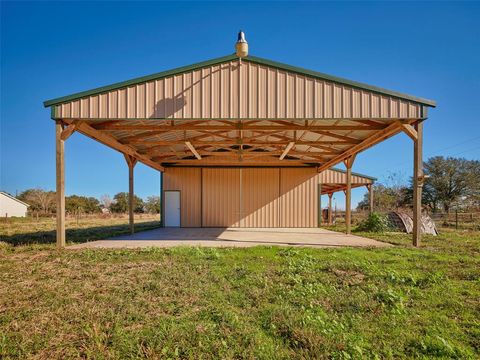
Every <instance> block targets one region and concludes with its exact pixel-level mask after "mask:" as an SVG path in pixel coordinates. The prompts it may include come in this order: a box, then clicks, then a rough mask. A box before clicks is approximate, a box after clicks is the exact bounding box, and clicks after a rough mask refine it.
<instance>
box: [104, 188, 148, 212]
mask: <svg viewBox="0 0 480 360" xmlns="http://www.w3.org/2000/svg"><path fill="white" fill-rule="evenodd" d="M144 206H145V205H144V203H143V200H142V199H141V198H139V197H138V196H136V195H134V197H133V211H134V212H136V213H143V212H144ZM110 211H111V212H113V213H126V212H128V193H126V192H120V193H118V194H115V196H114V197H113V202H112V204H111V205H110Z"/></svg>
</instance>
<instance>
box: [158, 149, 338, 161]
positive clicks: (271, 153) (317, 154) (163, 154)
mask: <svg viewBox="0 0 480 360" xmlns="http://www.w3.org/2000/svg"><path fill="white" fill-rule="evenodd" d="M197 153H198V155H199V156H200V157H202V156H215V157H217V156H220V157H237V156H238V153H236V152H232V151H205V150H198V151H197ZM282 153H283V152H282V151H280V150H272V151H244V152H243V155H244V156H245V157H273V156H275V157H276V156H280V155H282ZM189 154H190V153H189V152H185V151H178V152H171V151H170V152H158V156H154V157H152V160H153V161H157V159H161V158H165V157H171V156H182V155H183V156H186V155H189ZM289 154H290V155H291V156H296V157H309V158H312V159H317V160H319V161H320V160H321V161H325V160H326V159H328V158H327V157H326V156H329V155H330V154H328V153H322V152H313V151H293V150H290V152H289ZM195 157H196V156H195ZM196 158H197V159H198V157H196ZM279 160H281V159H279ZM304 160H306V159H304Z"/></svg>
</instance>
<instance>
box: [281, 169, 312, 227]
mask: <svg viewBox="0 0 480 360" xmlns="http://www.w3.org/2000/svg"><path fill="white" fill-rule="evenodd" d="M318 180H319V177H318V174H317V172H316V170H315V169H314V168H305V169H303V168H293V169H288V168H281V169H280V198H279V205H280V212H279V213H280V218H279V226H280V227H316V226H317V225H318V224H317V223H318V218H317V214H318Z"/></svg>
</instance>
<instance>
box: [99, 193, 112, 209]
mask: <svg viewBox="0 0 480 360" xmlns="http://www.w3.org/2000/svg"><path fill="white" fill-rule="evenodd" d="M112 203H113V200H112V198H111V197H110V195H108V194H104V195H102V196H101V197H100V204H102V206H103V207H104V208H106V209H109V210H110V206H111V205H112Z"/></svg>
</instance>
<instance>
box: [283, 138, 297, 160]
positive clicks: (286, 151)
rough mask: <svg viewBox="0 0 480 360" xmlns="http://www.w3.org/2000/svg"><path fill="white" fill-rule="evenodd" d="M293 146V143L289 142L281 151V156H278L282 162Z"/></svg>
mask: <svg viewBox="0 0 480 360" xmlns="http://www.w3.org/2000/svg"><path fill="white" fill-rule="evenodd" d="M294 146H295V143H294V142H293V141H291V142H289V143H288V145H287V147H286V148H285V150H284V151H283V153H282V155H280V160H283V158H284V157H285V156H287V154H288V152H289V151H290V150H291V149H292V148H293V147H294Z"/></svg>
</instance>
